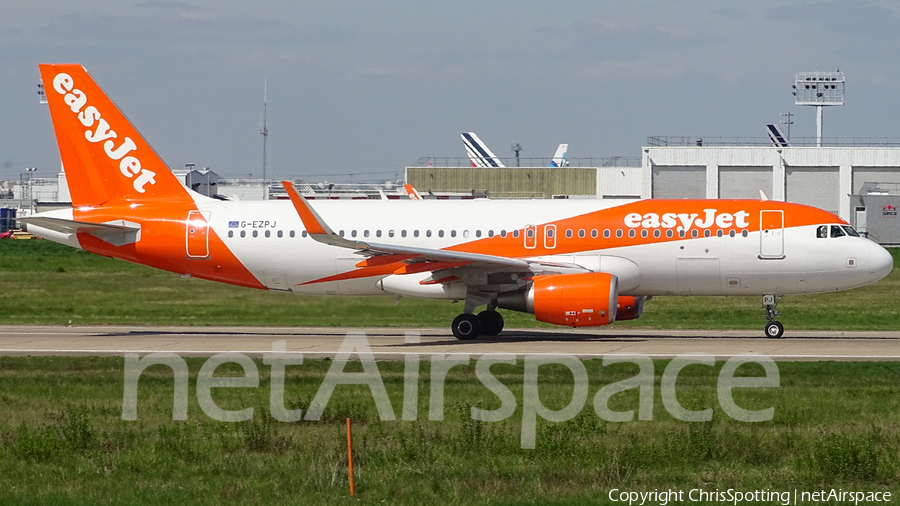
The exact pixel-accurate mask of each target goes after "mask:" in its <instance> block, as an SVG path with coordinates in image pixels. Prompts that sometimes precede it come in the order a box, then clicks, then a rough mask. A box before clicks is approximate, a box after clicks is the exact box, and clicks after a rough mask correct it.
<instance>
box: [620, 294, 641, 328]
mask: <svg viewBox="0 0 900 506" xmlns="http://www.w3.org/2000/svg"><path fill="white" fill-rule="evenodd" d="M643 312H644V297H630V296H625V295H623V296H620V297H619V299H618V300H617V301H616V321H620V322H622V321H625V320H636V319H638V318H640V317H641V313H643Z"/></svg>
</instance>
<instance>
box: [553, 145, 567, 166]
mask: <svg viewBox="0 0 900 506" xmlns="http://www.w3.org/2000/svg"><path fill="white" fill-rule="evenodd" d="M568 150H569V145H568V144H560V145H559V147H558V148H556V153H555V154H554V155H553V160H552V161H551V162H550V166H551V167H565V166H566V165H569V161H568V160H566V151H568Z"/></svg>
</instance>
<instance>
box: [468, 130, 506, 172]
mask: <svg viewBox="0 0 900 506" xmlns="http://www.w3.org/2000/svg"><path fill="white" fill-rule="evenodd" d="M459 135H460V136H461V137H462V140H463V146H465V148H466V154H467V155H469V161H470V162H471V163H472V167H482V168H486V167H506V165H503V162H501V161H500V159H499V158H497V155H495V154H494V152H493V151H491V150H490V148H488V147H487V145H486V144H485V143H484V142H482V141H481V139H479V138H478V136H477V135H475V132H463V133H461V134H459Z"/></svg>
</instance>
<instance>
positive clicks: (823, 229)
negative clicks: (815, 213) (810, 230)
mask: <svg viewBox="0 0 900 506" xmlns="http://www.w3.org/2000/svg"><path fill="white" fill-rule="evenodd" d="M816 237H818V238H819V239H827V238H828V225H821V226H819V228H817V229H816Z"/></svg>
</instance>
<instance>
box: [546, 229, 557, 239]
mask: <svg viewBox="0 0 900 506" xmlns="http://www.w3.org/2000/svg"><path fill="white" fill-rule="evenodd" d="M554 233H556V229H554V228H548V229H547V232H546V234H547V238H548V239H553V234H554Z"/></svg>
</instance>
